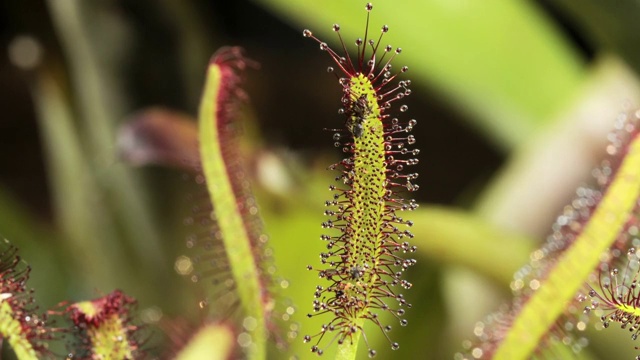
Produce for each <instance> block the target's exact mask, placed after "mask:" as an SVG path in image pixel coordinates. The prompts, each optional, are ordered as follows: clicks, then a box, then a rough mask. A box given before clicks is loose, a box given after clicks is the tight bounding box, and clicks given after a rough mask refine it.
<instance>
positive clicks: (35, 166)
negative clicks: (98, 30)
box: [0, 0, 593, 218]
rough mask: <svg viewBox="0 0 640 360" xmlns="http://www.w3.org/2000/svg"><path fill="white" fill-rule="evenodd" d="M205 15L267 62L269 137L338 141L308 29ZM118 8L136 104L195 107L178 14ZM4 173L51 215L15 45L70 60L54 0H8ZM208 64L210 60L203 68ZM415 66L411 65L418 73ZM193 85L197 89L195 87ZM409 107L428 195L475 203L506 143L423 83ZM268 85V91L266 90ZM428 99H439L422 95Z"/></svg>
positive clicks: (568, 27)
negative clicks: (28, 43)
mask: <svg viewBox="0 0 640 360" xmlns="http://www.w3.org/2000/svg"><path fill="white" fill-rule="evenodd" d="M195 3H196V8H197V10H198V16H199V17H200V18H199V19H198V20H199V21H200V22H201V23H202V24H204V26H206V31H207V33H208V34H211V37H210V38H208V39H207V41H208V44H207V45H208V46H210V49H211V52H213V51H214V50H215V49H216V48H218V47H219V46H222V45H227V44H228V45H240V46H242V47H244V48H245V49H246V50H247V55H248V56H249V57H251V58H253V59H255V60H257V61H258V62H260V64H261V68H260V69H259V70H254V71H252V72H251V74H250V75H249V76H248V78H247V83H246V87H247V92H248V93H249V95H250V97H251V105H252V106H253V113H255V115H256V118H257V120H258V122H259V126H260V131H261V132H262V134H263V136H264V137H265V138H266V141H267V143H269V144H272V145H273V146H281V147H285V148H290V149H292V150H294V151H297V152H299V153H300V154H303V156H304V158H307V159H312V158H313V157H314V156H316V155H318V154H319V153H321V152H327V151H333V152H334V153H336V156H338V155H339V154H337V152H336V151H335V150H331V148H332V141H331V139H330V136H331V133H329V132H320V131H315V130H313V131H311V130H310V129H321V128H332V127H336V126H339V125H341V121H342V120H341V117H340V116H339V115H338V114H337V109H338V107H339V103H338V101H337V100H336V99H338V96H339V88H338V87H337V86H336V84H335V79H334V77H333V76H331V75H328V74H327V73H326V72H325V71H324V69H325V68H326V66H327V65H328V64H329V63H330V60H329V59H328V57H326V56H324V55H323V54H321V53H320V52H319V51H318V49H317V46H315V44H313V43H311V42H309V41H305V40H306V39H304V38H303V37H302V36H301V30H300V29H294V28H292V27H290V26H289V25H287V24H284V23H282V22H281V21H280V20H279V19H278V18H276V17H274V16H273V15H272V14H271V13H270V12H268V11H266V10H265V9H263V8H261V7H259V6H258V5H256V4H253V3H251V2H249V1H224V2H223V1H204V0H201V1H196V2H195ZM539 4H540V5H541V6H542V7H543V8H544V9H545V11H547V12H548V14H549V15H550V16H552V17H553V18H554V19H555V20H556V21H557V22H558V24H560V26H562V28H563V29H564V30H565V31H566V33H567V34H568V36H570V37H571V38H572V39H573V41H575V43H576V44H577V46H578V47H579V48H580V49H581V50H582V51H583V53H584V56H585V57H587V58H591V57H592V56H593V51H592V49H590V48H589V46H588V45H587V43H586V41H585V39H583V38H581V37H580V36H579V35H578V34H579V32H578V31H576V29H575V28H574V27H573V25H572V24H571V23H570V22H569V21H568V20H567V19H566V17H564V16H563V15H562V12H559V11H557V10H556V9H555V8H554V7H553V6H551V5H550V4H549V3H548V2H547V1H541V2H539ZM109 6H110V7H112V10H113V11H116V12H118V13H120V14H121V16H122V18H123V19H124V20H125V21H126V22H127V23H128V25H129V26H130V27H131V28H132V29H133V32H132V33H133V34H134V39H132V40H133V41H132V44H133V46H132V53H131V54H130V55H131V56H130V57H129V58H128V59H126V62H125V64H124V66H125V68H124V69H123V73H124V74H125V75H126V85H127V88H128V89H127V90H128V93H127V98H128V101H129V104H130V105H131V111H134V110H136V109H139V108H143V107H146V106H153V105H162V106H166V107H170V108H174V109H178V110H182V111H185V112H187V113H191V114H194V113H195V111H196V104H197V99H193V98H188V97H187V96H185V93H186V91H185V90H186V87H187V84H185V83H184V81H182V78H181V76H180V73H179V71H178V62H179V60H178V58H177V56H176V54H177V50H178V47H179V46H180V44H179V41H180V39H179V37H178V36H177V34H176V29H175V26H174V25H173V24H174V23H173V21H172V14H171V13H168V12H167V11H165V10H163V8H162V7H160V6H154V2H153V1H146V0H145V1H116V2H112V3H111V4H110V5H109ZM0 16H1V19H0V40H1V44H0V46H1V47H2V49H3V50H4V51H3V52H2V56H0V84H2V86H1V87H0V108H1V109H2V111H3V114H2V117H0V183H2V184H3V185H4V186H6V187H7V188H8V189H9V190H10V192H12V193H14V194H15V195H16V196H17V197H19V198H20V199H21V200H22V201H23V202H24V203H25V204H27V205H28V207H29V208H31V210H33V211H35V212H36V213H37V214H39V215H40V216H42V217H44V218H49V217H50V216H51V211H50V209H49V203H48V193H47V178H46V172H45V169H44V164H43V160H42V149H41V147H40V144H39V136H38V126H37V122H36V118H35V116H36V115H35V112H34V109H33V103H32V101H31V98H30V93H29V86H30V74H29V73H28V72H25V71H23V70H21V69H19V68H16V67H15V66H13V65H12V64H11V63H10V61H9V59H8V57H7V50H6V49H7V48H8V46H9V44H10V42H11V41H12V39H14V37H15V36H17V35H30V36H33V37H35V38H36V39H37V40H38V41H40V43H41V45H42V47H43V48H44V61H46V62H53V63H62V62H64V61H65V60H64V56H63V55H62V53H61V50H60V47H59V44H58V42H57V40H56V36H55V31H54V29H53V26H52V24H51V21H50V18H49V14H48V10H47V7H46V4H45V3H44V2H42V1H35V0H32V1H27V2H19V3H18V2H3V4H2V5H0ZM203 70H204V69H203ZM409 74H410V73H409ZM191 90H192V92H193V89H191ZM413 91H414V94H416V93H419V95H420V96H415V95H414V96H412V97H409V98H408V100H407V101H406V103H407V104H408V105H409V109H410V111H409V113H408V114H409V116H411V117H413V118H416V119H417V120H418V126H417V127H416V129H415V130H414V131H415V135H416V138H417V139H418V141H419V143H418V144H419V148H420V149H421V162H420V165H419V166H418V169H417V170H418V171H419V172H420V173H421V177H420V179H419V183H420V185H421V189H422V191H420V192H419V193H418V194H417V196H418V199H419V200H420V201H427V202H430V203H440V204H453V203H457V204H463V205H464V204H468V203H469V202H470V201H471V200H472V199H470V198H467V197H466V194H471V193H472V192H471V191H466V190H468V189H473V188H477V187H480V186H481V185H482V184H484V182H485V181H487V180H488V179H489V177H490V176H491V175H492V174H493V173H494V172H495V171H496V170H497V169H498V168H499V167H500V165H501V164H502V163H503V162H504V161H505V158H504V155H503V154H502V153H501V151H500V150H499V149H496V148H495V147H493V145H492V144H491V143H489V142H487V141H486V140H485V139H484V138H483V137H482V136H481V135H479V134H478V133H476V132H475V131H474V129H472V128H471V127H470V126H468V125H467V122H466V121H465V119H464V115H463V114H461V113H459V112H458V111H457V110H456V108H457V107H456V104H452V103H447V101H445V100H444V99H443V98H441V97H439V96H438V94H436V93H435V92H433V91H432V90H431V89H429V88H428V87H427V86H424V84H420V85H418V84H415V82H414V86H413ZM263 94H265V95H266V94H268V96H262V95H263ZM420 99H430V100H429V101H421V100H420Z"/></svg>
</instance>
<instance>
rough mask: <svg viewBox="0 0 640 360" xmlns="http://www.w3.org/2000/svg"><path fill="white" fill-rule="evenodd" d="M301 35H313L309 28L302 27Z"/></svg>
mask: <svg viewBox="0 0 640 360" xmlns="http://www.w3.org/2000/svg"><path fill="white" fill-rule="evenodd" d="M302 36H304V37H311V36H313V33H312V32H311V30H309V29H304V31H302Z"/></svg>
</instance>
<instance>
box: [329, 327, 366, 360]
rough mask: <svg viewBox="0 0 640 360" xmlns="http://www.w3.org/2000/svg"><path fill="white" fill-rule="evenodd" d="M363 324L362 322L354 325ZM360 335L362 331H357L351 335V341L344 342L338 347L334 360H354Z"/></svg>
mask: <svg viewBox="0 0 640 360" xmlns="http://www.w3.org/2000/svg"><path fill="white" fill-rule="evenodd" d="M363 323H364V321H363V320H359V321H356V322H355V324H356V325H360V326H362V325H363ZM360 334H362V331H358V332H356V333H354V334H353V336H352V337H351V340H352V341H345V342H344V343H342V344H341V345H338V349H337V351H336V357H335V359H336V360H354V359H355V358H356V355H357V354H358V343H359V342H360Z"/></svg>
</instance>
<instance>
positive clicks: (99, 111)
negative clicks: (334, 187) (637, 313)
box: [0, 0, 640, 359]
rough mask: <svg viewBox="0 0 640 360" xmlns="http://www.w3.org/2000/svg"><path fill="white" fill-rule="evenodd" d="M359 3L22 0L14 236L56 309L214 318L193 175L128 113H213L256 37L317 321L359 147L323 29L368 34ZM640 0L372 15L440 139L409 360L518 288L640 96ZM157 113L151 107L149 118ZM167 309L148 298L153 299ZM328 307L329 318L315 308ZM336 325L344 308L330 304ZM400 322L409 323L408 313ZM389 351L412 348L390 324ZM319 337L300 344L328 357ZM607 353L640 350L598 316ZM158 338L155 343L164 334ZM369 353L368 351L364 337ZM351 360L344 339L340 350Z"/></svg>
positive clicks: (15, 38) (9, 217)
mask: <svg viewBox="0 0 640 360" xmlns="http://www.w3.org/2000/svg"><path fill="white" fill-rule="evenodd" d="M364 5H365V3H364V2H359V1H352V0H350V1H338V0H331V1H302V0H261V1H253V2H248V1H234V2H231V1H217V0H214V1H204V0H201V1H183V0H161V1H149V0H138V1H133V0H129V1H125V0H120V1H101V0H94V1H84V2H79V1H73V0H50V1H36V0H31V1H22V2H3V3H2V4H1V5H0V10H1V12H0V20H1V21H0V32H1V34H2V36H1V37H0V41H2V49H4V51H3V53H2V56H0V83H1V84H2V87H1V88H0V108H1V109H2V111H3V115H2V117H0V235H2V236H4V237H6V238H7V239H9V240H10V241H12V242H13V243H14V244H15V245H17V246H18V247H19V248H20V251H21V254H22V256H23V258H24V259H25V260H26V261H27V262H29V263H30V264H31V265H32V267H33V272H32V281H31V282H30V286H33V287H34V288H35V289H36V295H35V296H36V299H37V300H38V302H39V303H40V304H41V308H43V309H47V308H50V307H52V306H54V305H55V304H57V303H59V302H60V301H62V300H70V301H77V300H83V299H87V298H93V297H96V296H97V295H99V294H103V293H107V292H109V291H111V290H112V289H113V288H121V289H123V290H124V291H125V292H127V293H128V294H130V295H132V296H134V297H136V298H137V299H138V300H139V302H140V305H139V308H140V310H141V315H140V317H141V318H142V320H143V321H145V319H146V318H145V316H146V315H149V314H157V313H158V311H160V312H161V313H162V314H164V315H167V317H180V316H185V317H187V318H194V317H195V316H197V315H196V313H197V311H196V306H195V301H194V299H195V298H196V295H195V294H196V293H197V291H196V290H194V289H193V287H192V286H191V285H190V284H189V282H188V281H187V280H186V279H185V278H183V277H181V276H179V275H178V274H176V271H174V261H175V259H176V258H177V257H178V256H180V255H182V254H185V253H186V252H187V249H186V246H185V236H186V234H188V233H189V232H190V231H192V230H190V229H189V226H187V225H185V219H188V218H189V216H190V215H189V209H190V206H192V205H191V204H190V201H191V200H190V199H191V198H190V197H189V195H193V194H198V193H199V191H201V190H199V189H198V188H197V187H195V186H194V184H193V181H191V180H190V179H189V178H188V176H187V175H186V174H185V173H184V171H181V170H175V169H170V168H166V167H162V166H149V167H133V166H131V165H129V164H127V163H126V162H125V161H123V160H121V158H120V157H119V156H118V146H117V145H118V142H117V137H118V135H117V134H118V128H119V127H120V126H121V125H122V124H125V123H127V121H129V119H131V116H132V114H134V113H136V112H138V111H140V110H141V109H145V108H148V107H150V106H161V107H166V108H170V109H174V110H178V111H181V112H184V113H187V114H191V115H195V113H196V110H197V104H198V102H199V94H200V91H201V87H202V83H203V81H204V71H205V69H206V64H207V62H208V59H209V57H210V55H211V54H212V53H213V52H214V51H215V50H216V49H217V48H219V47H220V46H223V45H239V46H242V47H244V48H245V49H246V53H247V55H248V56H249V57H250V58H252V59H254V60H256V61H258V62H259V63H260V64H261V67H260V69H258V70H249V71H248V72H247V74H246V77H245V89H246V91H247V93H248V94H249V97H250V101H249V102H248V103H247V104H245V105H244V106H243V107H244V109H243V111H242V118H243V119H244V121H245V122H246V125H245V126H246V127H247V129H248V131H247V135H248V136H249V139H250V142H249V143H250V147H251V151H252V156H251V158H250V159H247V163H248V165H249V167H250V174H252V176H254V183H255V190H256V192H257V195H258V197H259V200H260V201H261V203H260V205H261V212H262V214H263V217H264V220H265V227H266V230H267V232H268V233H269V234H270V236H271V246H272V248H273V250H274V257H275V261H276V264H277V266H278V269H279V271H278V275H279V276H280V277H282V278H283V279H287V283H286V284H287V286H286V289H282V295H283V297H286V298H288V299H290V300H291V301H292V302H293V303H294V304H295V305H296V308H297V312H296V314H295V316H294V317H293V319H292V320H291V323H292V324H298V325H299V326H300V329H301V330H300V332H301V335H302V334H306V333H315V332H316V331H317V330H316V329H319V324H320V323H321V319H320V320H317V321H309V320H307V319H306V317H305V316H304V315H305V314H306V313H307V312H309V311H311V301H312V297H313V289H314V287H315V286H316V285H317V284H316V281H317V279H316V278H315V277H314V275H313V274H312V273H311V272H306V271H303V270H304V269H305V267H306V265H307V264H311V265H318V264H319V262H318V253H319V252H320V251H321V249H322V247H323V244H322V242H321V241H319V240H318V238H319V235H320V234H321V233H322V231H321V230H322V229H321V228H320V223H321V222H322V221H323V220H324V217H323V216H322V211H323V210H322V208H323V206H322V205H323V202H324V200H326V199H325V198H328V197H329V196H330V193H329V192H328V191H326V189H327V187H328V185H329V184H330V183H331V181H332V178H333V177H334V176H335V175H334V174H332V173H331V172H329V171H325V168H326V166H328V165H329V164H331V163H333V162H334V161H336V160H337V159H339V156H340V154H339V153H338V152H337V150H336V149H335V148H333V146H332V143H333V141H332V140H331V133H330V132H324V131H321V129H323V128H335V127H338V126H341V125H342V121H343V120H342V119H341V118H340V116H339V115H338V114H337V109H338V108H339V106H340V104H339V97H340V88H339V86H337V84H336V82H335V78H334V77H333V76H330V75H328V74H327V73H326V71H325V69H326V67H327V66H328V65H330V59H329V58H328V56H327V55H326V54H325V53H322V52H320V51H319V49H318V46H317V44H316V43H314V42H312V41H309V40H308V39H304V38H303V37H302V29H304V28H309V29H311V30H313V31H314V34H316V35H317V36H319V37H320V38H321V39H323V40H325V41H327V42H329V43H330V44H332V45H334V46H335V45H337V41H336V40H337V39H336V37H335V34H333V33H332V32H331V25H332V24H333V23H339V24H340V25H341V26H342V29H343V36H345V38H346V39H347V40H348V41H349V44H351V41H352V40H353V39H355V38H356V37H358V36H362V33H363V30H364V21H365V11H364ZM638 15H640V3H638V2H637V1H633V0H620V1H612V2H600V1H596V0H539V1H508V0H485V1H470V0H422V1H417V0H407V1H403V2H402V3H401V4H400V3H398V2H393V1H390V0H379V1H376V2H374V9H373V12H372V14H371V28H372V29H374V31H375V32H377V29H379V27H380V26H382V25H383V24H387V25H389V27H390V29H391V30H390V31H389V33H388V34H386V35H385V39H384V40H383V42H389V43H390V44H392V45H394V46H400V47H402V48H403V52H402V54H401V55H400V56H399V57H398V58H397V59H396V60H395V61H394V64H395V65H396V67H398V66H402V65H408V66H409V69H410V71H409V73H408V76H407V77H408V78H409V79H411V80H412V90H413V94H412V95H411V96H410V97H409V98H408V99H407V100H406V104H408V105H409V111H408V112H407V115H408V116H409V117H411V118H416V119H417V120H418V126H417V127H416V129H415V130H414V134H415V136H416V138H417V139H418V145H419V146H418V147H419V148H420V150H421V154H420V165H418V169H417V171H418V172H419V173H420V178H419V184H420V186H421V190H420V191H419V192H418V193H417V194H416V196H417V199H418V201H419V202H420V203H421V209H420V210H419V211H417V212H416V213H414V214H410V216H409V215H408V216H406V217H407V218H411V219H413V220H414V221H415V223H416V226H415V229H414V233H415V234H416V238H415V239H414V243H415V244H416V245H418V247H419V253H418V254H417V258H418V260H419V265H418V266H416V267H415V268H413V269H411V271H410V272H409V274H408V275H409V278H410V280H411V281H412V282H413V283H414V284H415V286H414V288H413V289H412V290H411V291H408V292H407V293H406V297H407V298H408V299H409V300H410V302H411V303H413V308H412V309H411V310H410V311H409V312H408V314H407V316H406V317H407V319H408V320H409V323H410V325H409V326H408V327H407V328H406V329H404V328H403V329H401V330H394V331H393V332H392V333H391V334H392V337H393V338H394V340H396V341H399V342H400V344H401V349H400V350H398V351H397V352H396V353H393V355H394V356H397V357H403V358H410V357H412V356H414V355H412V354H420V355H419V356H421V358H424V359H450V358H451V357H452V356H453V354H454V353H455V352H456V351H459V350H460V349H461V345H460V344H461V342H462V341H463V340H464V339H469V338H471V337H472V335H473V332H472V330H473V326H474V324H475V322H476V321H478V320H480V319H481V318H482V317H483V316H484V315H485V314H486V313H487V312H488V311H492V310H494V309H496V307H497V306H498V304H500V303H502V302H503V301H505V299H507V298H508V296H509V291H508V282H509V280H510V278H511V274H512V273H513V271H515V270H516V269H517V268H518V267H520V266H522V265H524V264H525V263H526V261H527V259H528V252H529V251H530V250H531V249H533V248H535V246H536V244H537V243H539V242H541V241H543V240H544V237H545V235H546V233H547V232H548V229H549V228H550V225H551V223H552V222H553V220H554V218H555V216H556V214H557V213H558V211H559V210H560V209H561V208H562V206H563V205H564V204H565V203H566V202H567V201H569V200H570V199H571V197H572V196H573V193H574V190H575V188H576V186H577V185H578V184H580V183H582V182H585V181H589V172H590V169H591V168H592V167H593V166H594V165H596V164H597V163H598V162H599V160H600V159H601V157H602V156H603V155H604V151H603V149H604V146H605V145H606V134H607V132H608V131H609V130H610V128H611V126H612V124H613V120H614V119H615V117H616V116H617V115H618V114H619V113H621V112H624V111H630V110H632V109H634V108H635V107H637V106H638V102H639V99H640V86H639V85H638V84H639V82H638V79H637V77H636V76H637V75H636V71H637V70H640V57H639V56H638V52H637V51H635V50H634V49H635V47H636V45H637V44H638V41H637V40H640V39H638V38H639V37H640V35H638V34H640V31H638V29H637V27H638V26H639V25H638V22H637V21H636V19H637V17H638ZM134 118H135V116H134ZM145 314H146V315H145ZM314 320H316V319H314ZM325 321H326V320H325ZM395 328H399V326H395ZM369 333H370V334H371V335H370V341H371V342H372V344H375V345H374V347H375V348H376V349H377V350H379V354H380V355H379V357H380V358H389V357H390V356H391V355H392V354H391V351H390V349H388V348H389V346H388V345H387V344H386V340H384V339H380V337H381V336H380V334H378V332H377V330H375V329H371V330H370V331H369ZM301 335H300V336H298V338H296V339H294V340H293V341H292V346H291V348H290V349H289V351H288V352H287V353H286V354H278V353H274V355H273V358H288V357H289V356H292V355H294V354H296V355H298V356H299V357H300V358H307V357H308V356H310V353H308V347H307V345H306V344H302V341H301ZM587 336H588V338H589V340H590V342H591V343H594V344H595V346H593V347H590V348H589V349H588V352H589V353H588V354H583V355H584V356H592V358H602V359H605V358H607V359H610V358H619V356H626V357H628V358H630V357H631V351H632V350H633V344H632V343H631V341H630V340H629V339H628V335H627V334H626V333H625V332H623V331H621V330H618V329H615V330H611V331H608V333H606V334H604V333H602V334H601V333H595V334H592V333H589V334H588V335H587ZM151 343H152V344H153V341H151ZM362 348H363V349H364V348H365V347H364V346H363V347H362ZM327 356H328V357H329V358H330V354H328V355H327Z"/></svg>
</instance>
